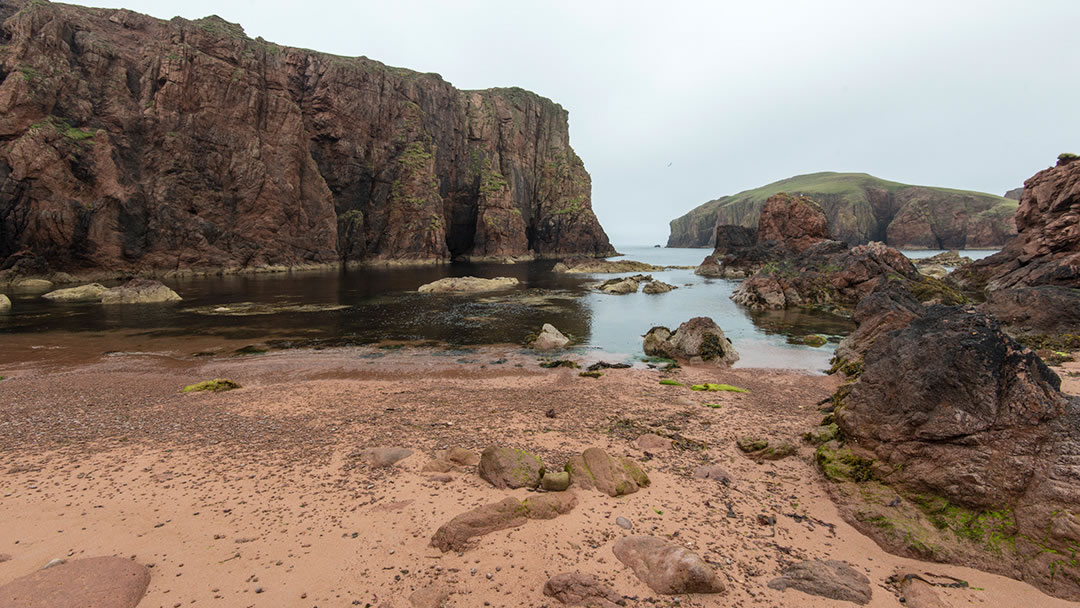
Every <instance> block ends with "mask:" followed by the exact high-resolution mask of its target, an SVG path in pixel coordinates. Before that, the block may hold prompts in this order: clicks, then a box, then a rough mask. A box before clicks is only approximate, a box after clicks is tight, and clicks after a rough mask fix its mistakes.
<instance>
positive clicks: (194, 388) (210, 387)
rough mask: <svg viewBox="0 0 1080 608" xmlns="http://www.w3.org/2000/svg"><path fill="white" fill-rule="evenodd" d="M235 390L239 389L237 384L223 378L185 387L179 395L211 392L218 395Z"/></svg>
mask: <svg viewBox="0 0 1080 608" xmlns="http://www.w3.org/2000/svg"><path fill="white" fill-rule="evenodd" d="M236 388H241V387H240V385H239V384H237V383H235V382H233V381H232V380H228V379H225V378H218V379H216V380H206V381H204V382H199V383H197V384H191V385H188V386H185V387H184V389H183V390H181V391H180V392H181V393H198V392H202V391H211V392H214V393H220V392H224V391H231V390H233V389H236Z"/></svg>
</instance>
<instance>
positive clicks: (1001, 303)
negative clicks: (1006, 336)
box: [979, 285, 1080, 335]
mask: <svg viewBox="0 0 1080 608" xmlns="http://www.w3.org/2000/svg"><path fill="white" fill-rule="evenodd" d="M979 310H982V311H984V312H987V313H989V314H992V315H994V316H995V317H997V319H998V320H999V321H1001V322H1002V323H1004V324H1005V325H1007V326H1008V327H1009V331H1010V333H1012V334H1014V335H1016V334H1040V335H1055V334H1063V333H1072V334H1080V289H1076V288H1073V287H1062V286H1060V285H1040V286H1038V287H1013V288H1010V289H999V290H997V291H992V292H990V295H989V296H988V297H987V298H986V302H984V303H983V304H982V305H980V306H979Z"/></svg>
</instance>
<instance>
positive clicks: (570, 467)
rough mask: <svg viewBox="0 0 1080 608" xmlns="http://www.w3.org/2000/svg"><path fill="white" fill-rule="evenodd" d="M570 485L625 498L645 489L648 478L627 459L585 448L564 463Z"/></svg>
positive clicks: (636, 465)
mask: <svg viewBox="0 0 1080 608" xmlns="http://www.w3.org/2000/svg"><path fill="white" fill-rule="evenodd" d="M566 471H567V472H568V473H570V484H571V486H573V487H577V488H581V489H583V490H598V491H600V492H603V493H604V494H607V495H608V496H612V497H616V496H626V495H627V494H633V493H634V492H637V491H638V490H639V489H641V488H644V487H648V485H649V476H648V475H646V474H645V471H643V470H642V469H641V466H640V465H638V464H637V463H636V462H634V461H633V460H631V459H629V458H619V457H612V456H609V455H608V453H607V452H605V451H604V450H602V449H600V448H589V449H587V450H585V451H584V452H582V453H581V454H578V455H576V456H574V457H573V458H571V459H570V462H568V463H567V464H566Z"/></svg>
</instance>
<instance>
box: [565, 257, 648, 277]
mask: <svg viewBox="0 0 1080 608" xmlns="http://www.w3.org/2000/svg"><path fill="white" fill-rule="evenodd" d="M663 269H664V267H663V266H654V265H652V264H646V263H645V262H635V261H634V260H601V259H597V258H570V259H567V260H563V261H561V262H559V263H558V264H555V267H554V268H552V269H551V270H552V272H567V273H571V274H602V273H616V272H656V271H658V270H663Z"/></svg>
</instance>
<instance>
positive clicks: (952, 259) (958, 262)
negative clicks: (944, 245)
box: [911, 249, 974, 270]
mask: <svg viewBox="0 0 1080 608" xmlns="http://www.w3.org/2000/svg"><path fill="white" fill-rule="evenodd" d="M911 261H912V263H914V264H915V266H916V267H918V268H919V269H920V270H922V267H923V266H952V267H954V268H955V267H957V266H963V265H965V264H970V263H972V262H973V261H974V260H972V259H971V258H969V257H967V256H963V255H960V252H959V251H957V250H955V249H953V250H951V251H945V252H942V253H939V254H937V255H932V256H930V257H928V258H913V259H912V260H911Z"/></svg>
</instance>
